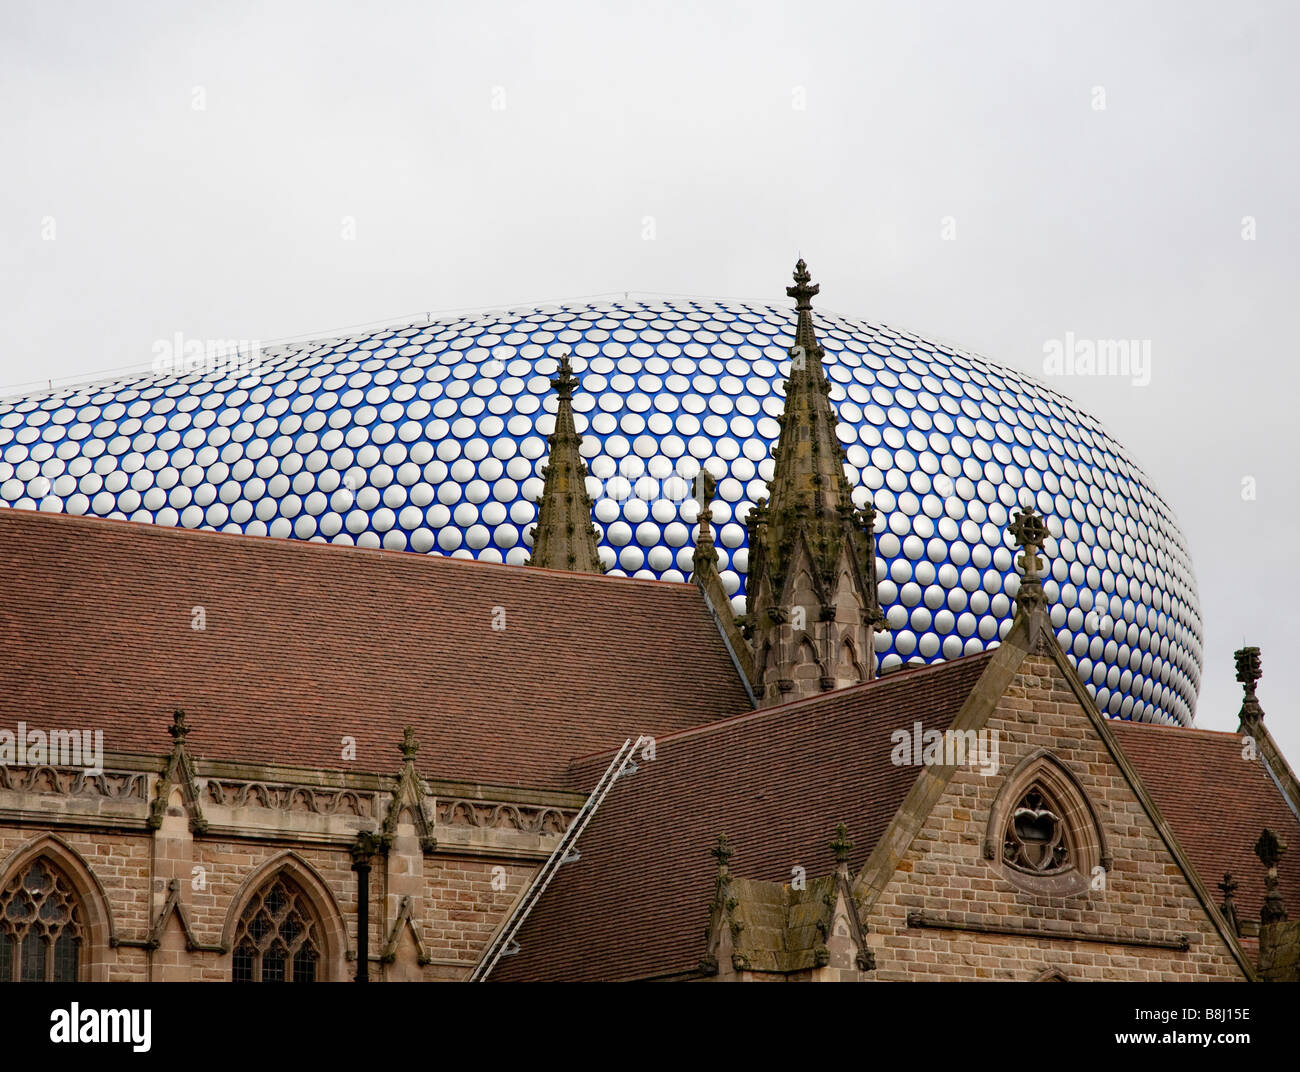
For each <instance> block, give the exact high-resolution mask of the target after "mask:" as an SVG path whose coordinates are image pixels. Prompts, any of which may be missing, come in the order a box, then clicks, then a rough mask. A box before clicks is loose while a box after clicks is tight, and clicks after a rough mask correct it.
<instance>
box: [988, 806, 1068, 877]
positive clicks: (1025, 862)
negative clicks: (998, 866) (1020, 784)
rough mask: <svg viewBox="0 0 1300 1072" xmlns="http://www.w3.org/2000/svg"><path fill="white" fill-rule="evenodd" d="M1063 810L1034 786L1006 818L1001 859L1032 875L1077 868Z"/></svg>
mask: <svg viewBox="0 0 1300 1072" xmlns="http://www.w3.org/2000/svg"><path fill="white" fill-rule="evenodd" d="M1062 815H1063V810H1062V809H1061V808H1060V807H1059V806H1058V805H1057V804H1056V802H1055V801H1054V800H1053V799H1052V798H1051V797H1050V796H1049V795H1048V794H1047V793H1046V792H1045V791H1044V789H1043V788H1042V787H1041V786H1039V785H1035V786H1033V787H1031V788H1030V789H1029V791H1028V792H1026V793H1025V795H1024V796H1022V797H1021V798H1020V802H1019V803H1018V804H1017V805H1016V806H1015V807H1014V808H1012V809H1011V815H1010V816H1009V817H1008V819H1007V827H1006V833H1005V834H1004V836H1003V839H1002V859H1003V862H1004V863H1006V864H1007V865H1008V866H1010V867H1014V868H1016V869H1017V870H1018V871H1024V872H1027V873H1028V874H1031V875H1050V874H1055V873H1057V872H1061V871H1066V870H1068V869H1069V868H1071V867H1073V866H1074V860H1073V857H1072V853H1071V851H1070V832H1069V828H1068V827H1067V825H1066V822H1065V819H1064V818H1062Z"/></svg>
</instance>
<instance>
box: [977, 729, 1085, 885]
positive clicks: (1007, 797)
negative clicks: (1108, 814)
mask: <svg viewBox="0 0 1300 1072" xmlns="http://www.w3.org/2000/svg"><path fill="white" fill-rule="evenodd" d="M984 857H985V859H987V860H989V861H991V862H992V863H994V864H995V866H998V868H999V870H1000V871H1001V873H1002V875H1003V876H1004V877H1005V878H1006V879H1007V881H1009V882H1010V883H1011V884H1012V885H1013V886H1015V887H1016V888H1017V889H1020V890H1023V891H1024V892H1026V893H1036V894H1043V895H1046V896H1049V897H1070V896H1075V895H1078V894H1083V893H1087V892H1088V891H1089V890H1090V889H1091V888H1094V884H1097V885H1096V888H1101V887H1102V886H1103V885H1104V882H1105V873H1106V872H1107V871H1109V870H1110V865H1111V859H1110V852H1109V850H1108V849H1107V847H1106V834H1105V830H1104V829H1103V827H1102V824H1101V821H1100V817H1099V815H1098V813H1097V810H1096V808H1095V807H1094V806H1093V803H1092V801H1091V799H1090V798H1089V796H1088V794H1087V793H1086V792H1085V791H1084V788H1083V784H1082V783H1081V782H1080V781H1079V778H1078V777H1077V776H1076V775H1075V774H1074V773H1073V772H1072V771H1071V770H1070V769H1069V768H1068V767H1067V766H1066V765H1065V764H1064V763H1063V762H1061V760H1060V759H1059V758H1058V757H1057V756H1054V755H1052V754H1051V753H1049V752H1047V751H1045V750H1041V749H1040V750H1039V751H1037V752H1035V753H1033V754H1032V755H1030V756H1027V757H1026V758H1025V759H1024V760H1023V761H1022V762H1021V763H1020V764H1019V766H1017V768H1016V769H1015V770H1014V771H1012V772H1011V774H1010V775H1009V776H1008V777H1007V779H1006V781H1005V782H1003V784H1002V788H1001V789H1000V790H999V791H998V794H997V797H996V799H995V800H994V802H993V807H992V808H991V809H990V810H989V819H988V826H987V828H986V831H985V838H984Z"/></svg>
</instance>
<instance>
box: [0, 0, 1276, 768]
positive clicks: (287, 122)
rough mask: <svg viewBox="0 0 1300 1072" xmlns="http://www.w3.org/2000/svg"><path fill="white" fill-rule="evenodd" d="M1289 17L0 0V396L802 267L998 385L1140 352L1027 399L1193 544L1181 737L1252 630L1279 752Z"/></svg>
mask: <svg viewBox="0 0 1300 1072" xmlns="http://www.w3.org/2000/svg"><path fill="white" fill-rule="evenodd" d="M1298 31H1300V14H1298V9H1296V8H1294V7H1288V5H1285V4H1266V3H1253V4H1252V3H1246V4H1234V5H1229V4H1223V3H1217V4H1207V3H1193V2H1168V3H1118V2H1117V3H1100V2H1091V3H1082V4H1075V3H1065V2H1060V0H1054V2H1053V3H1050V4H1042V3H1014V4H1006V3H990V2H981V3H978V4H975V3H968V2H956V3H937V2H932V3H893V4H880V3H862V2H848V3H832V2H822V3H818V4H806V3H805V4H788V5H786V4H771V3H750V4H741V3H732V4H729V3H717V2H708V0H698V2H693V3H684V2H681V3H656V4H650V3H641V4H611V3H608V2H603V3H602V2H596V3H559V2H533V3H527V4H525V3H520V4H510V3H496V4H452V3H448V2H445V0H443V2H441V3H434V4H429V3H423V4H399V3H375V4H369V5H361V4H347V3H330V2H317V3H304V4H291V3H274V4H266V3H255V4H254V3H243V4H241V3H233V2H222V3H212V4H195V5H180V4H163V3H156V4H155V3H119V4H104V3H48V2H42V3H14V2H12V0H4V2H3V4H0V146H3V160H4V167H3V181H2V182H0V295H3V296H4V298H3V301H4V305H3V310H4V315H3V317H0V388H6V390H4V391H3V393H6V394H8V393H12V391H11V390H9V389H11V388H12V387H13V386H14V385H17V384H19V383H22V382H26V381H32V380H36V379H42V380H43V379H49V378H64V377H86V376H92V375H94V374H96V373H99V372H102V371H106V370H109V369H114V368H118V367H121V366H130V365H143V364H146V363H147V362H148V361H149V359H150V357H151V353H152V350H151V348H152V346H153V343H154V342H155V340H158V339H163V338H171V337H172V336H173V335H174V334H175V333H176V332H178V331H179V332H182V333H184V335H185V336H187V337H190V338H200V339H203V338H219V339H231V338H234V339H257V340H261V341H263V342H269V341H271V340H275V339H280V338H285V337H290V336H303V335H312V336H317V335H328V334H330V333H332V332H333V331H334V330H335V329H339V328H343V327H347V326H352V325H358V324H363V323H370V322H382V321H397V320H400V319H402V318H404V317H408V316H412V315H416V314H421V313H424V312H429V311H434V310H441V309H458V308H465V307H479V306H503V305H509V304H517V303H524V302H531V301H536V300H542V299H556V298H566V297H578V296H583V295H588V294H596V293H609V292H613V291H625V290H630V291H640V292H668V293H676V294H691V295H707V296H739V297H748V298H759V299H764V300H773V299H775V300H784V289H783V288H784V287H785V285H786V283H787V280H788V275H789V272H790V266H791V262H792V261H793V260H794V258H795V256H796V254H797V253H800V252H802V254H803V255H804V256H805V257H806V258H807V259H808V261H809V264H810V266H811V268H812V270H813V272H814V277H815V278H816V279H817V280H818V281H820V282H821V284H822V298H821V299H820V302H821V304H824V305H825V306H826V307H827V308H830V309H834V310H836V311H838V312H842V313H845V314H851V315H855V316H861V317H864V318H867V319H871V320H875V321H882V322H885V323H888V324H892V325H896V326H900V327H904V328H907V329H910V330H913V331H916V332H919V333H921V334H923V335H929V336H930V337H932V338H936V339H939V340H943V341H947V342H950V343H954V344H956V345H959V346H962V347H964V348H966V349H970V350H974V351H977V352H980V353H983V354H986V355H987V356H989V357H991V358H993V359H995V360H998V361H1001V362H1004V363H1006V364H1010V365H1014V366H1017V367H1020V368H1023V369H1025V370H1027V371H1029V372H1031V373H1033V374H1035V375H1040V376H1041V375H1042V372H1043V355H1044V344H1045V342H1046V341H1047V340H1051V339H1061V338H1064V336H1065V334H1066V333H1067V332H1073V333H1074V335H1075V336H1076V337H1079V338H1087V339H1111V338H1122V339H1145V340H1150V342H1151V352H1152V375H1151V383H1150V384H1149V386H1146V387H1135V386H1134V385H1133V384H1132V382H1131V380H1130V379H1128V378H1078V377H1076V378H1073V379H1061V378H1058V379H1054V380H1050V381H1049V382H1051V383H1052V385H1053V386H1055V387H1057V388H1058V389H1059V390H1061V391H1063V392H1064V393H1066V394H1068V395H1071V396H1072V397H1073V398H1075V399H1076V400H1077V401H1078V402H1079V404H1080V405H1081V406H1082V407H1083V408H1084V409H1086V410H1088V411H1090V412H1092V413H1094V414H1095V415H1096V416H1097V417H1099V418H1100V419H1101V420H1102V421H1103V422H1104V423H1105V424H1106V426H1107V427H1108V428H1109V430H1110V431H1111V433H1112V434H1113V435H1114V436H1115V437H1116V438H1117V439H1118V440H1119V441H1120V442H1121V443H1123V444H1124V445H1125V446H1126V447H1127V448H1128V449H1129V450H1130V451H1131V452H1132V454H1133V456H1134V457H1135V458H1136V459H1137V460H1138V461H1139V463H1140V464H1141V465H1142V466H1143V467H1144V468H1145V469H1146V471H1147V472H1148V473H1149V474H1150V476H1151V477H1152V479H1153V480H1154V482H1155V484H1156V486H1157V488H1158V489H1159V490H1160V491H1161V493H1162V494H1163V495H1164V496H1165V498H1166V499H1167V500H1168V502H1169V503H1170V504H1171V506H1172V507H1173V509H1174V510H1175V512H1176V513H1177V515H1178V517H1179V519H1180V522H1181V525H1182V528H1183V531H1184V532H1185V534H1186V535H1187V537H1188V539H1189V541H1190V546H1191V551H1192V555H1193V560H1194V563H1195V566H1196V572H1197V577H1198V582H1199V590H1200V599H1201V609H1202V614H1203V616H1204V619H1205V633H1206V667H1205V674H1204V678H1203V682H1202V690H1201V700H1200V704H1199V707H1198V724H1200V725H1202V726H1206V727H1210V728H1218V729H1232V728H1235V725H1236V714H1237V711H1238V708H1239V706H1240V688H1239V686H1238V685H1237V684H1236V682H1235V681H1234V680H1233V672H1234V671H1233V662H1232V652H1233V649H1234V648H1237V647H1239V646H1241V645H1242V643H1243V642H1245V643H1253V644H1257V645H1258V646H1260V647H1261V648H1262V649H1263V663H1264V672H1265V677H1264V680H1263V682H1262V683H1261V686H1260V690H1259V691H1260V699H1261V702H1262V703H1263V705H1264V709H1265V711H1266V712H1268V723H1269V725H1270V727H1271V728H1272V731H1273V733H1274V734H1275V735H1276V736H1277V737H1278V738H1279V740H1280V741H1281V742H1282V744H1283V747H1284V748H1285V749H1286V750H1287V751H1288V752H1289V754H1290V757H1291V759H1292V762H1293V765H1295V761H1296V760H1300V716H1297V714H1296V713H1295V712H1296V710H1297V708H1300V703H1298V702H1297V701H1300V675H1297V674H1295V673H1292V672H1291V671H1290V666H1289V661H1290V659H1291V657H1292V651H1293V649H1294V648H1295V646H1296V641H1297V627H1296V610H1295V608H1294V607H1292V609H1290V610H1288V607H1291V604H1292V603H1293V601H1294V599H1295V596H1296V582H1295V574H1296V568H1297V555H1296V553H1295V551H1294V549H1293V548H1294V543H1295V531H1296V525H1297V520H1298V518H1297V508H1296V494H1297V479H1296V476H1295V469H1294V462H1293V460H1292V459H1293V456H1294V455H1295V453H1296V446H1297V430H1296V423H1297V419H1296V413H1295V400H1296V397H1297V394H1298V393H1300V392H1298V391H1297V386H1298V384H1297V379H1298V377H1297V373H1296V358H1295V357H1294V355H1293V354H1292V353H1290V352H1288V351H1289V350H1290V348H1291V347H1292V346H1293V343H1292V342H1291V340H1290V332H1291V330H1292V318H1293V309H1294V307H1295V296H1296V293H1297V290H1298V289H1300V288H1298V287H1297V284H1298V283H1300V278H1298V277H1300V258H1298V257H1297V252H1298V251H1300V223H1298V222H1297V220H1298V214H1297V208H1298V207H1300V193H1298V192H1297V191H1298V190H1300V184H1298V183H1297V175H1296V171H1297V164H1298V163H1300V154H1298V153H1297V141H1298V138H1297V131H1298V130H1300V123H1298V122H1297V105H1298V104H1300V99H1298V98H1300V92H1298V91H1300V68H1298V67H1297V65H1296V63H1295V59H1294V41H1295V39H1296V36H1297V32H1298ZM1097 87H1100V88H1101V90H1102V91H1103V92H1104V98H1105V99H1104V103H1105V108H1104V110H1099V109H1097V108H1095V107H1094V104H1095V102H1096V100H1097ZM501 89H504V103H505V107H504V109H494V107H493V104H494V101H496V102H498V103H499V102H500V101H501V99H502V98H501V93H500V90H501ZM800 97H802V98H803V100H804V102H805V103H806V107H805V108H803V109H802V110H801V109H798V108H796V107H795V106H794V105H795V103H796V102H797V101H798V99H799V98H800ZM197 100H201V103H203V104H204V105H205V107H204V108H203V109H202V110H198V109H196V108H195V107H194V104H195V102H196V101H197ZM1247 216H1250V217H1253V218H1254V220H1255V227H1256V229H1257V230H1256V237H1255V239H1254V240H1244V239H1243V237H1242V230H1243V217H1247ZM344 217H352V218H353V219H354V220H355V226H356V239H355V240H354V241H346V240H343V239H342V238H341V233H342V226H343V219H344ZM645 217H653V230H654V237H653V239H652V240H646V239H645V238H643V232H644V230H645V222H644V221H645ZM945 217H952V219H953V220H954V221H955V227H956V237H955V239H954V240H945V239H944V238H943V237H942V228H943V225H944V219H945ZM51 219H52V220H53V224H54V240H52V241H51V240H47V239H46V238H45V237H44V234H43V232H45V234H48V231H49V221H50V220H51ZM1246 477H1253V478H1254V479H1255V481H1256V487H1257V492H1256V498H1255V499H1254V500H1253V501H1245V500H1243V496H1242V481H1243V479H1244V478H1246Z"/></svg>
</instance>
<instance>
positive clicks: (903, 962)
mask: <svg viewBox="0 0 1300 1072" xmlns="http://www.w3.org/2000/svg"><path fill="white" fill-rule="evenodd" d="M1017 632H1018V633H1019V634H1020V635H1019V636H1017V635H1015V634H1013V635H1012V636H1010V637H1008V643H1007V644H1006V645H1004V646H1003V649H1002V650H1001V651H1000V652H999V653H998V656H997V657H995V659H994V660H993V662H992V663H991V664H990V666H989V669H988V671H987V672H986V675H985V680H982V681H981V682H980V684H979V685H977V686H976V688H975V690H974V692H973V693H972V701H971V702H970V703H968V705H967V707H966V708H965V709H963V712H962V713H961V714H959V715H958V717H957V718H956V719H955V720H954V722H953V729H954V730H964V731H968V733H969V735H970V736H969V737H968V739H967V740H965V742H964V743H965V745H966V746H967V747H968V748H969V747H971V746H973V747H974V763H973V764H972V763H971V762H964V763H961V764H960V765H956V766H953V767H948V768H945V767H939V766H931V767H929V768H928V769H927V770H925V771H924V772H923V774H922V776H921V777H920V778H918V780H917V783H916V785H915V786H914V788H913V792H912V794H911V795H910V796H909V799H908V800H907V801H905V802H904V804H903V806H902V808H900V810H899V815H898V816H897V817H896V818H895V821H894V824H893V826H892V829H891V831H889V832H887V833H886V835H885V837H884V838H882V845H889V844H891V843H892V844H893V846H894V849H895V855H894V856H893V857H892V858H891V857H889V856H888V855H887V854H886V853H884V852H882V851H878V852H877V853H876V854H875V855H873V858H872V860H870V861H869V862H868V864H867V867H865V868H864V869H863V871H862V873H860V875H859V876H858V888H859V891H860V892H861V893H862V894H863V895H864V896H865V897H866V898H867V900H868V902H869V911H868V916H867V930H868V941H869V943H870V946H871V950H872V952H873V954H874V956H875V959H876V964H877V975H876V977H877V978H879V979H881V980H890V979H902V978H911V979H925V978H934V979H938V978H946V979H951V978H959V979H1007V980H1031V979H1035V978H1038V977H1040V976H1042V975H1043V974H1044V973H1045V972H1056V973H1060V974H1061V975H1064V977H1065V978H1067V979H1080V980H1085V979H1125V980H1192V979H1241V978H1243V977H1246V976H1248V974H1249V972H1250V969H1249V967H1248V965H1247V964H1246V963H1245V961H1244V959H1243V954H1242V951H1241V948H1240V946H1239V945H1238V944H1237V943H1236V942H1235V941H1234V940H1232V939H1230V938H1228V937H1227V936H1226V928H1225V926H1224V924H1223V921H1222V918H1221V917H1220V916H1219V914H1218V912H1217V910H1216V909H1215V908H1214V907H1213V905H1212V903H1210V902H1209V898H1208V895H1207V894H1206V892H1205V888H1204V886H1203V884H1202V883H1201V880H1200V878H1199V877H1198V876H1197V875H1196V874H1195V872H1194V871H1193V870H1192V868H1191V866H1190V865H1189V864H1188V863H1187V862H1186V860H1185V859H1184V858H1183V856H1182V850H1181V849H1180V848H1179V847H1178V846H1177V843H1176V842H1175V841H1174V840H1173V835H1172V833H1171V832H1170V831H1169V830H1168V828H1167V827H1165V825H1164V822H1163V820H1162V819H1160V817H1159V812H1158V811H1156V810H1155V809H1154V806H1153V805H1151V803H1150V801H1149V799H1147V798H1146V794H1145V789H1144V788H1143V787H1142V786H1141V783H1140V782H1139V781H1137V779H1136V776H1135V775H1134V774H1133V772H1132V769H1131V768H1130V767H1129V766H1128V764H1127V761H1126V760H1125V759H1124V758H1123V754H1122V752H1120V751H1119V749H1118V747H1117V746H1116V745H1115V744H1114V741H1113V739H1112V738H1111V737H1110V735H1109V733H1108V732H1107V729H1106V727H1105V726H1104V723H1102V722H1101V719H1100V716H1098V715H1096V713H1095V712H1091V713H1090V712H1088V711H1086V710H1085V709H1084V706H1083V702H1082V701H1081V699H1080V694H1081V693H1082V688H1081V686H1079V685H1078V683H1077V680H1076V681H1074V682H1071V680H1070V677H1071V675H1070V672H1069V670H1068V664H1066V663H1064V660H1063V659H1060V658H1059V653H1057V652H1054V651H1051V650H1050V649H1048V648H1047V647H1046V646H1045V645H1042V644H1037V643H1035V644H1025V643H1024V641H1025V640H1026V639H1027V638H1028V635H1032V634H1031V632H1030V631H1029V630H1027V629H1024V628H1022V629H1021V630H1018V631H1017ZM1017 641H1020V643H1019V644H1018V643H1017ZM1021 645H1023V647H1022V646H1021ZM1026 647H1032V648H1035V649H1036V650H1035V651H1034V652H1033V653H1028V654H1026V653H1025V652H1024V648H1026ZM1001 678H1005V684H1003V683H1002V681H1001V680H1000V679H1001ZM1082 695H1083V696H1085V697H1086V693H1082ZM919 758H920V760H921V761H922V762H924V761H925V760H926V758H927V756H926V753H925V752H924V751H922V754H921V756H920V757H919ZM929 758H931V759H933V758H935V756H934V754H933V753H932V754H931V755H930V757H929ZM938 758H939V759H940V761H942V760H943V759H944V758H949V759H951V758H954V755H953V750H952V748H951V747H950V748H949V755H948V756H946V757H945V756H943V755H942V753H940V754H939V756H938ZM955 758H958V759H960V758H961V757H960V754H959V753H957V754H956V756H955ZM927 776H928V777H927ZM900 832H902V833H901V835H900ZM909 833H910V836H909ZM891 865H892V866H891Z"/></svg>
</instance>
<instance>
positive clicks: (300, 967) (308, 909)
mask: <svg viewBox="0 0 1300 1072" xmlns="http://www.w3.org/2000/svg"><path fill="white" fill-rule="evenodd" d="M322 952H323V936H322V928H321V924H320V920H319V919H318V918H317V916H316V912H315V910H314V909H313V908H312V905H311V901H310V900H309V899H308V897H307V895H306V893H304V892H303V889H302V887H301V886H299V885H298V884H297V883H296V882H294V881H293V879H292V878H290V877H289V876H288V875H286V874H283V873H281V874H278V875H276V876H275V878H273V879H272V880H271V881H270V882H268V883H267V884H266V885H265V886H263V887H262V888H261V889H260V890H259V891H258V892H257V893H255V894H254V895H253V896H252V898H251V899H250V900H249V902H248V905H247V906H246V907H245V909H244V913H243V915H242V916H240V918H239V926H238V928H237V929H236V931H235V942H234V956H233V958H232V962H231V978H232V979H233V980H234V981H235V982H237V983H314V982H316V980H317V979H318V978H319V977H320V964H321V957H322Z"/></svg>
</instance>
